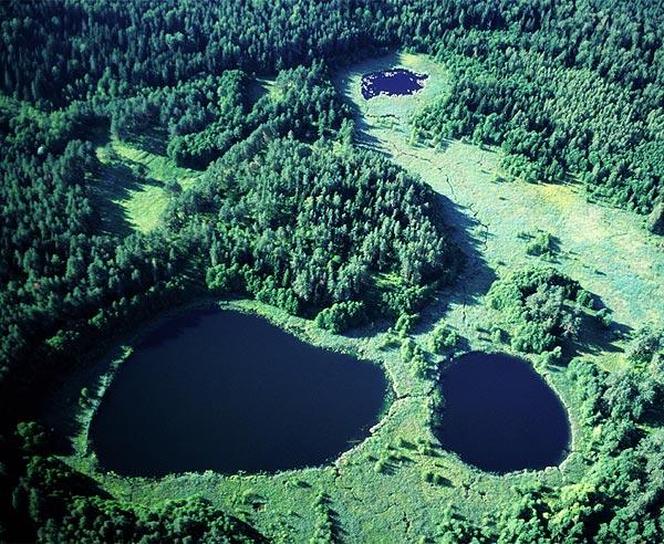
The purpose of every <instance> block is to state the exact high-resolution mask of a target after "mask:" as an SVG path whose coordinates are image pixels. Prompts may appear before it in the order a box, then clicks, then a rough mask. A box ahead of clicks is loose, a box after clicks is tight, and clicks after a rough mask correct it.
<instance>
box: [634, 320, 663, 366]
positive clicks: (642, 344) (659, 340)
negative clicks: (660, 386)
mask: <svg viewBox="0 0 664 544" xmlns="http://www.w3.org/2000/svg"><path fill="white" fill-rule="evenodd" d="M627 356H628V357H629V358H630V359H631V360H632V361H633V362H635V363H638V364H643V365H650V367H651V369H652V370H653V371H654V372H656V373H658V374H660V375H661V374H663V373H664V328H662V327H655V326H653V325H646V326H644V327H642V328H641V329H639V330H637V331H636V332H635V333H634V336H633V337H632V339H631V341H630V343H629V347H628V350H627Z"/></svg>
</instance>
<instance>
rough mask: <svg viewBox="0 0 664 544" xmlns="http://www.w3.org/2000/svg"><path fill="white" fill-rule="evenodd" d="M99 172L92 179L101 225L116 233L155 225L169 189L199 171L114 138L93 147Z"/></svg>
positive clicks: (184, 185)
mask: <svg viewBox="0 0 664 544" xmlns="http://www.w3.org/2000/svg"><path fill="white" fill-rule="evenodd" d="M96 153H97V158H98V159H99V161H100V163H101V164H102V166H103V168H102V172H101V175H100V177H99V179H98V180H96V188H97V190H98V196H99V197H100V198H99V199H98V205H99V206H100V210H101V218H102V228H103V229H104V230H106V231H109V232H114V233H116V234H128V233H129V232H131V231H132V230H136V231H138V232H143V233H146V232H149V231H151V230H152V229H154V228H155V227H157V226H158V225H159V222H160V220H161V216H162V215H163V213H164V211H165V210H166V207H167V206H168V202H169V200H170V198H171V193H170V192H169V189H168V188H167V184H168V183H172V182H175V184H174V186H179V188H180V190H186V189H187V188H189V187H191V186H192V184H193V183H194V182H195V180H196V178H197V177H198V176H199V175H200V173H199V172H196V171H195V170H189V169H187V168H181V167H179V166H176V165H175V163H174V162H173V161H172V160H171V159H170V158H168V157H166V156H163V155H158V154H156V153H153V152H151V151H147V150H145V149H141V148H139V147H136V146H134V145H132V144H129V143H127V142H123V141H120V140H118V139H111V141H110V142H108V143H106V144H104V145H100V146H99V147H97V148H96Z"/></svg>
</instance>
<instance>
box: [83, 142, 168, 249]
mask: <svg viewBox="0 0 664 544" xmlns="http://www.w3.org/2000/svg"><path fill="white" fill-rule="evenodd" d="M146 185H148V186H154V187H163V186H164V184H163V183H162V182H161V181H159V180H157V179H154V178H152V177H150V176H148V174H147V171H146V169H145V166H144V165H142V164H140V163H137V162H135V161H131V160H129V159H121V158H120V157H118V156H117V155H116V154H114V153H112V154H111V158H110V162H109V163H108V164H102V163H101V162H100V163H99V164H98V166H97V175H96V176H95V178H94V181H93V183H92V185H91V189H92V190H91V194H92V204H93V207H94V208H95V209H96V211H97V212H98V218H99V225H98V227H99V230H101V231H102V232H106V233H108V234H115V235H117V236H120V237H125V236H127V235H129V234H131V233H132V232H133V227H132V224H131V221H130V219H131V218H130V217H129V215H128V214H127V211H126V210H125V209H124V207H123V206H122V205H121V204H120V203H119V202H121V201H124V200H127V199H129V198H130V197H131V192H132V191H137V190H140V189H142V188H143V187H145V186H146Z"/></svg>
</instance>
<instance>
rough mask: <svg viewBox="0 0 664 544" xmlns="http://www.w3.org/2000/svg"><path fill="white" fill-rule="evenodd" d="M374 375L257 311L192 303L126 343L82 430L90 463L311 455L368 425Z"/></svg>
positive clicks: (159, 467)
mask: <svg viewBox="0 0 664 544" xmlns="http://www.w3.org/2000/svg"><path fill="white" fill-rule="evenodd" d="M386 387H387V384H386V381H385V377H384V375H383V373H382V371H381V370H380V369H379V368H378V367H376V366H374V365H372V364H369V363H363V362H359V361H357V360H355V359H353V358H352V357H349V356H346V355H341V354H338V353H333V352H330V351H325V350H322V349H318V348H315V347H313V346H311V345H309V344H306V343H304V342H301V341H299V340H298V339H296V338H295V337H293V336H291V335H290V334H287V333H285V332H283V331H282V330H280V329H278V328H277V327H274V326H273V325H271V324H270V323H268V322H267V321H266V320H264V319H261V318H259V317H256V316H251V315H244V314H241V313H238V312H230V311H222V310H220V309H218V308H215V309H208V310H195V311H191V312H189V313H188V314H186V315H184V316H182V317H178V318H174V319H171V320H170V321H167V322H165V323H164V324H163V325H161V326H159V327H157V328H156V329H155V330H154V331H153V332H152V333H151V334H150V335H149V336H148V337H147V338H146V339H145V340H144V342H143V343H142V344H140V345H139V346H137V348H136V350H135V353H134V354H133V355H132V356H131V357H130V358H129V359H128V360H127V361H126V362H125V363H124V364H123V365H122V366H121V367H120V369H119V371H118V374H117V376H116V378H115V379H114V381H113V382H112V384H111V386H110V387H109V389H108V391H107V392H106V394H105V396H104V398H103V399H102V402H101V405H100V407H99V410H98V411H97V413H96V415H95V417H94V418H93V420H92V424H91V430H90V433H91V438H92V442H93V447H94V450H95V451H96V453H97V456H98V458H99V461H100V463H101V465H102V467H104V468H105V469H107V470H114V471H115V472H118V473H120V474H127V475H145V476H148V475H163V474H167V473H172V472H183V471H203V470H205V469H213V470H216V471H219V472H224V473H232V472H237V471H238V470H244V471H248V472H255V471H263V470H264V471H275V470H280V469H288V468H296V467H301V466H313V465H319V464H322V463H324V462H326V461H327V460H329V459H331V458H333V457H335V456H336V455H337V454H339V453H341V452H343V451H344V450H346V449H348V448H349V447H350V446H349V445H350V444H351V441H354V440H358V439H362V438H364V437H365V436H366V435H367V434H368V428H369V427H370V426H371V425H373V424H374V423H375V422H376V421H377V418H378V415H379V412H380V410H381V408H382V406H383V402H384V397H385V392H386Z"/></svg>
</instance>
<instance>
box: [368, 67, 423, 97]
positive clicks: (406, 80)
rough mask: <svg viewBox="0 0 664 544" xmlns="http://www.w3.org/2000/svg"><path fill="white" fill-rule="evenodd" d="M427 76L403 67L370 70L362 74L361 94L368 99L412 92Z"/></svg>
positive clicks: (417, 89) (421, 86) (418, 87)
mask: <svg viewBox="0 0 664 544" xmlns="http://www.w3.org/2000/svg"><path fill="white" fill-rule="evenodd" d="M428 77H429V76H428V75H426V74H416V73H415V72H411V71H410V70H406V69H404V68H392V69H390V70H381V71H380V72H371V73H369V74H364V75H363V76H362V96H363V97H364V98H365V99H366V100H369V99H370V98H373V97H374V96H378V95H381V94H383V95H388V96H403V95H409V94H414V93H416V92H417V91H419V90H420V89H422V88H423V87H424V80H425V79H426V78H428Z"/></svg>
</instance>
